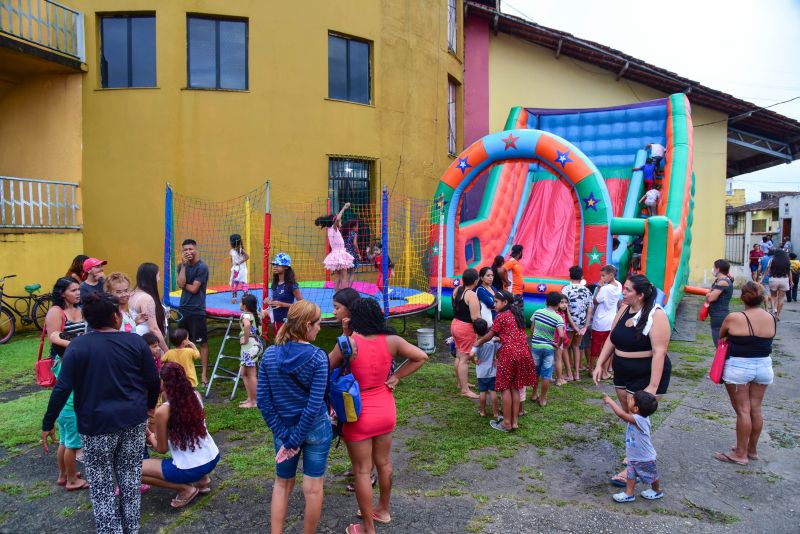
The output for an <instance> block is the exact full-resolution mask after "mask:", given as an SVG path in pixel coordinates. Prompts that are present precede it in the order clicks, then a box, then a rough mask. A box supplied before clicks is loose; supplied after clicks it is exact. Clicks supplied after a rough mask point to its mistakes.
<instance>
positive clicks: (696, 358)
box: [681, 354, 706, 363]
mask: <svg viewBox="0 0 800 534" xmlns="http://www.w3.org/2000/svg"><path fill="white" fill-rule="evenodd" d="M681 360H683V361H684V362H689V363H700V362H704V361H706V359H705V358H703V357H702V356H695V355H694V354H688V355H686V356H681Z"/></svg>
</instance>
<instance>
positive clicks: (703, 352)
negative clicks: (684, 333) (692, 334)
mask: <svg viewBox="0 0 800 534" xmlns="http://www.w3.org/2000/svg"><path fill="white" fill-rule="evenodd" d="M669 352H676V353H679V354H683V355H686V354H691V355H695V356H703V357H704V358H705V357H708V356H711V355H713V354H714V348H713V346H710V345H708V344H706V343H690V342H688V341H671V342H670V344H669Z"/></svg>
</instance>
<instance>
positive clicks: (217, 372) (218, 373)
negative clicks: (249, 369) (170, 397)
mask: <svg viewBox="0 0 800 534" xmlns="http://www.w3.org/2000/svg"><path fill="white" fill-rule="evenodd" d="M234 321H236V322H237V324H238V319H236V318H233V317H231V319H230V320H229V321H228V328H226V329H225V335H224V336H223V337H222V344H221V345H220V346H219V353H218V354H217V361H216V362H215V363H214V370H213V371H211V379H210V380H209V381H208V387H207V388H206V393H205V395H204V397H206V398H207V397H208V395H209V394H210V393H211V386H212V385H213V384H214V380H217V379H218V380H232V381H233V391H231V397H230V400H233V397H234V396H235V395H236V388H237V387H238V386H239V379H240V378H241V372H242V367H241V365H240V363H241V355H240V354H238V351H239V347H240V345H239V334H238V332H237V333H236V335H231V327H233V323H234ZM231 340H233V341H235V344H234V347H236V350H237V354H236V356H231V355H229V354H225V345H226V344H227V343H228V341H231ZM226 360H234V361H236V372H233V371H231V370H230V369H228V368H226V367H223V366H221V365H220V363H222V362H224V361H226Z"/></svg>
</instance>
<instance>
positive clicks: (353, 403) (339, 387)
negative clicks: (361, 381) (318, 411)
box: [328, 336, 361, 424]
mask: <svg viewBox="0 0 800 534" xmlns="http://www.w3.org/2000/svg"><path fill="white" fill-rule="evenodd" d="M336 343H337V344H338V345H339V350H340V351H341V352H342V365H340V366H339V367H337V368H336V369H334V370H333V372H332V373H331V376H330V379H329V393H328V394H329V401H330V404H331V407H332V408H333V411H335V412H336V418H337V419H338V420H339V423H340V424H341V423H355V422H356V421H358V416H359V415H361V390H360V389H359V387H358V381H357V380H356V378H355V377H354V376H353V374H352V373H351V372H350V357H351V356H352V355H353V347H352V346H351V345H350V339H348V337H347V336H339V338H338V339H337V340H336Z"/></svg>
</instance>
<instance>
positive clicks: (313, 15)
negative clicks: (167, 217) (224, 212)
mask: <svg viewBox="0 0 800 534" xmlns="http://www.w3.org/2000/svg"><path fill="white" fill-rule="evenodd" d="M71 5H72V7H74V8H76V9H79V10H82V11H83V12H84V13H85V14H86V35H87V39H86V56H87V64H88V70H89V72H88V74H87V76H86V83H85V85H84V88H83V96H84V110H83V125H84V147H85V150H84V157H83V162H84V184H85V191H84V201H85V205H86V208H85V213H84V216H85V221H86V228H85V236H86V237H85V243H86V250H87V251H88V252H87V253H91V255H96V256H98V257H102V258H105V259H108V260H109V262H110V263H111V265H112V267H113V268H114V269H122V270H125V271H127V272H128V273H133V272H134V270H135V267H136V266H137V265H138V264H139V263H140V262H143V261H153V262H156V263H158V264H160V263H161V257H162V242H163V231H164V218H163V210H164V201H163V197H164V187H165V184H166V182H168V181H169V182H171V183H172V184H173V186H174V188H175V190H176V192H179V193H184V194H190V195H192V196H197V197H202V198H211V199H217V200H223V199H228V198H232V197H235V196H238V195H240V194H242V193H244V192H247V191H249V190H251V189H253V188H255V187H257V186H259V185H260V184H262V183H263V182H264V181H265V180H268V179H269V180H270V181H271V184H272V206H273V210H276V209H279V207H280V205H281V203H283V202H288V201H292V202H298V201H304V200H315V199H320V198H324V197H326V196H327V191H328V156H329V155H351V156H357V157H365V158H374V159H376V160H377V162H376V164H375V171H376V176H375V180H374V181H373V186H374V190H375V191H376V192H377V191H379V190H380V187H381V186H382V185H388V186H389V187H390V188H392V189H393V190H394V191H395V192H397V193H399V194H408V195H412V196H415V197H419V198H430V197H431V196H432V194H433V191H434V189H435V186H436V184H437V182H438V180H439V178H440V176H441V174H442V172H443V171H444V170H445V168H446V167H447V166H448V165H449V164H450V162H451V161H452V159H451V158H450V156H448V153H447V152H448V151H447V89H448V76H449V77H452V78H454V79H455V80H457V81H458V82H459V83H460V82H461V80H463V75H462V70H463V68H462V63H461V60H460V54H461V53H462V52H461V51H462V50H463V46H462V43H463V40H462V38H461V35H459V47H458V48H459V57H456V56H454V55H452V54H450V53H448V52H447V3H446V2H435V3H434V2H427V1H426V0H415V1H412V2H394V1H391V0H382V1H373V0H343V1H337V2H329V1H322V0H315V1H312V2H308V3H305V4H303V5H299V4H296V3H293V2H264V1H262V0H243V1H239V2H225V1H221V0H216V1H215V0H205V1H201V0H174V1H170V2H158V3H153V2H151V1H143V0H103V1H102V2H101V1H99V0H75V1H73V2H71ZM153 9H155V14H156V43H157V44H156V47H157V52H156V55H157V85H158V87H157V88H148V89H107V90H104V89H102V88H101V80H100V73H99V69H98V61H99V60H98V53H99V42H98V24H97V22H98V20H97V12H100V11H102V12H104V13H109V12H115V11H119V12H131V11H152V10H153ZM187 13H203V14H215V15H224V16H235V17H245V18H247V19H248V20H249V47H248V50H249V90H248V91H244V92H239V91H208V90H190V89H186V86H187V63H186V49H187V45H186V14H187ZM459 16H460V15H459ZM329 31H333V32H337V33H342V34H346V35H351V36H354V37H358V38H361V39H366V40H370V41H372V43H373V47H372V54H373V61H372V90H373V103H372V104H371V105H360V104H354V103H347V102H340V101H333V100H329V99H328V98H327V95H328V32H329ZM460 122H461V120H460V116H459V124H460ZM460 147H461V140H460V139H459V148H460ZM378 173H379V174H378ZM183 237H185V236H175V238H176V240H180V239H181V238H183ZM121 238H124V239H121ZM201 246H202V244H201Z"/></svg>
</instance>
